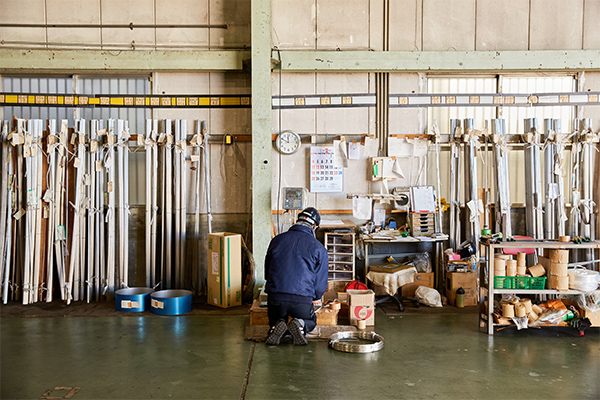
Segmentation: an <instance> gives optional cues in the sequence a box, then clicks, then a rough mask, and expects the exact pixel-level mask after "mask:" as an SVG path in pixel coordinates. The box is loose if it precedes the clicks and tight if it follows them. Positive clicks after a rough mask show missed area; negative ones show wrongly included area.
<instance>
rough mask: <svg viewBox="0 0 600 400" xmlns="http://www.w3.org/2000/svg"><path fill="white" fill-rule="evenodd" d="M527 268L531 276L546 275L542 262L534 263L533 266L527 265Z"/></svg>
mask: <svg viewBox="0 0 600 400" xmlns="http://www.w3.org/2000/svg"><path fill="white" fill-rule="evenodd" d="M517 269H518V268H517ZM528 270H529V273H530V274H531V276H533V277H535V278H539V277H540V276H544V275H546V269H545V268H544V266H543V265H542V264H536V265H534V266H533V267H529V268H528ZM517 273H518V271H517Z"/></svg>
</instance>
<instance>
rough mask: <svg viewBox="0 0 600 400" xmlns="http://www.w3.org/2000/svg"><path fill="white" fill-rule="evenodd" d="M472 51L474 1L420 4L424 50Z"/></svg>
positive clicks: (429, 0)
mask: <svg viewBox="0 0 600 400" xmlns="http://www.w3.org/2000/svg"><path fill="white" fill-rule="evenodd" d="M474 48H475V0H423V49H422V50H425V51H429V50H442V51H453V50H454V51H455V50H474Z"/></svg>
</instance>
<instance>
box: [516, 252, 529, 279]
mask: <svg viewBox="0 0 600 400" xmlns="http://www.w3.org/2000/svg"><path fill="white" fill-rule="evenodd" d="M526 273H527V254H525V253H522V252H519V253H517V276H525V275H526Z"/></svg>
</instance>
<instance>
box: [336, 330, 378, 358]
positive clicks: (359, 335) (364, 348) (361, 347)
mask: <svg viewBox="0 0 600 400" xmlns="http://www.w3.org/2000/svg"><path fill="white" fill-rule="evenodd" d="M352 340H356V341H359V340H361V341H363V340H369V341H372V342H373V343H347V342H348V341H352ZM342 341H344V343H343V342H342ZM328 343H329V347H331V348H332V349H334V350H338V351H344V352H346V353H372V352H374V351H379V350H381V349H383V344H384V341H383V336H380V335H378V334H376V333H375V332H360V331H351V332H337V333H334V334H333V335H331V336H330V337H329V342H328Z"/></svg>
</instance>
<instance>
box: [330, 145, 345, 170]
mask: <svg viewBox="0 0 600 400" xmlns="http://www.w3.org/2000/svg"><path fill="white" fill-rule="evenodd" d="M333 166H334V167H342V168H346V167H348V149H347V143H346V141H345V140H344V138H342V139H341V140H334V141H333Z"/></svg>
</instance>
